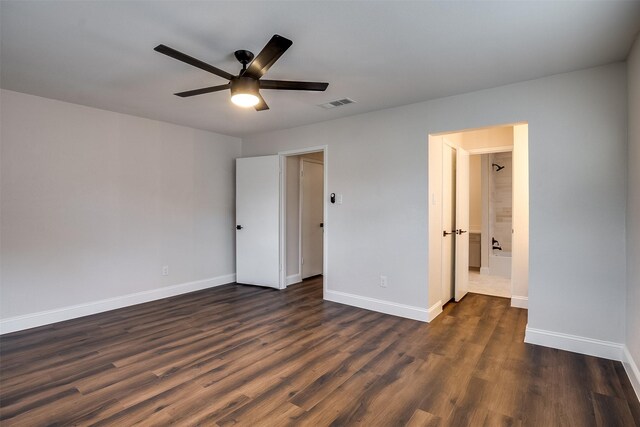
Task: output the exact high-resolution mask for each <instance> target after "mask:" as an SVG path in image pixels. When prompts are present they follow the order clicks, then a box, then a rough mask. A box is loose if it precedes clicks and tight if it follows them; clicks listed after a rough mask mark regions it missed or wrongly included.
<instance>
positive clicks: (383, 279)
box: [380, 276, 388, 288]
mask: <svg viewBox="0 0 640 427" xmlns="http://www.w3.org/2000/svg"><path fill="white" fill-rule="evenodd" d="M387 283H388V282H387V276H380V287H382V288H386V287H387Z"/></svg>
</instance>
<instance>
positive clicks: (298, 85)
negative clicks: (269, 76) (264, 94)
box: [259, 80, 329, 92]
mask: <svg viewBox="0 0 640 427" xmlns="http://www.w3.org/2000/svg"><path fill="white" fill-rule="evenodd" d="M259 83H260V89H280V90H312V91H318V92H323V91H325V90H326V89H327V86H329V83H320V82H294V81H289V80H259Z"/></svg>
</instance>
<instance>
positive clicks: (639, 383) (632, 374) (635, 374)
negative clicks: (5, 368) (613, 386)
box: [622, 345, 640, 400]
mask: <svg viewBox="0 0 640 427" xmlns="http://www.w3.org/2000/svg"><path fill="white" fill-rule="evenodd" d="M623 350H624V360H623V361H622V365H623V366H624V370H625V371H627V375H628V376H629V381H631V385H632V386H633V390H634V391H635V392H636V396H638V400H640V369H638V364H637V363H636V361H635V360H633V356H631V353H630V352H629V349H628V348H627V346H626V345H625V346H624V349H623Z"/></svg>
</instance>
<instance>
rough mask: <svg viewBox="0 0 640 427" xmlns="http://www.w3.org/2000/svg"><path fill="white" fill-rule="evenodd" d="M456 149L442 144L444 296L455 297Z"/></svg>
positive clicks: (444, 301) (447, 297)
mask: <svg viewBox="0 0 640 427" xmlns="http://www.w3.org/2000/svg"><path fill="white" fill-rule="evenodd" d="M455 212H456V149H455V148H453V147H451V146H450V145H448V144H446V143H445V144H442V295H443V300H442V302H443V303H446V302H448V301H450V300H451V299H452V298H453V297H454V283H455V270H454V265H455V263H454V260H455V237H454V236H455V234H454V233H455V228H456V216H455Z"/></svg>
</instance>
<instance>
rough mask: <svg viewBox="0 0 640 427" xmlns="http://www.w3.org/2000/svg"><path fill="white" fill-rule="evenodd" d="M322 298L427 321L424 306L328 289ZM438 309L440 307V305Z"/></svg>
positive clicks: (427, 311)
mask: <svg viewBox="0 0 640 427" xmlns="http://www.w3.org/2000/svg"><path fill="white" fill-rule="evenodd" d="M324 299H325V300H327V301H333V302H338V303H340V304H346V305H351V306H354V307H360V308H364V309H367V310H372V311H377V312H379V313H385V314H391V315H393V316H399V317H405V318H407V319H413V320H419V321H421V322H428V321H429V310H427V309H426V308H421V307H415V306H411V305H405V304H398V303H395V302H389V301H383V300H379V299H375V298H369V297H363V296H360V295H353V294H348V293H345V292H339V291H330V290H328V289H327V290H325V292H324ZM440 309H442V307H441V308H440ZM434 317H435V316H434Z"/></svg>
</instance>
